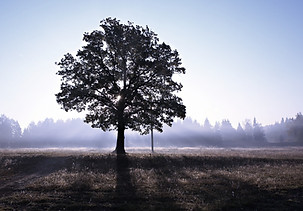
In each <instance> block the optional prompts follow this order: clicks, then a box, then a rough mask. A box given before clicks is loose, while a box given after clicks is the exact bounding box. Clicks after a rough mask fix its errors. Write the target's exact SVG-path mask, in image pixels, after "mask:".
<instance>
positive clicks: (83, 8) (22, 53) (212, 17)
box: [0, 0, 303, 127]
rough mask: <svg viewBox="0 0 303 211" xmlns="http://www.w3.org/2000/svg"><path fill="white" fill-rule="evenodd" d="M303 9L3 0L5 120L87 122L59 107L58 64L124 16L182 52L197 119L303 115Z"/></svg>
mask: <svg viewBox="0 0 303 211" xmlns="http://www.w3.org/2000/svg"><path fill="white" fill-rule="evenodd" d="M302 11H303V1H301V0H283V1H279V0H251V1H250V0H245V1H243V0H238V1H235V0H229V1H227V0H226V1H216V0H208V1H202V0H197V1H194V0H184V1H178V0H171V1H170V0H159V1H158V0H153V1H150V0H149V1H147V0H146V1H144V0H138V1H130V0H127V1H114V0H111V1H109V0H99V1H97V0H96V1H93V0H86V1H83V0H81V1H75V0H74V1H68V0H64V1H63V0H48V1H47V0H39V1H33V0H26V1H24V0H20V1H17V0H1V1H0V30H1V33H0V97H1V99H0V114H1V113H3V114H5V115H7V116H8V117H10V118H14V119H16V120H18V121H19V123H20V124H21V126H22V127H26V126H27V124H28V123H30V122H31V121H39V120H43V119H45V118H46V117H50V118H54V119H66V118H72V117H79V116H81V114H80V115H79V114H77V113H66V112H65V111H63V110H60V106H59V105H58V104H57V103H56V100H55V96H54V94H55V93H57V92H58V91H59V86H60V78H59V77H58V76H56V72H57V71H58V67H57V66H56V65H55V62H58V61H59V60H60V59H61V58H62V57H63V55H64V54H65V53H67V52H71V53H75V52H76V51H77V50H78V49H79V48H81V47H82V45H83V42H82V37H83V33H84V32H89V31H92V30H94V29H99V22H100V21H101V20H102V19H104V18H107V17H116V18H117V19H120V20H121V21H122V22H124V23H126V21H132V22H134V23H135V24H138V25H142V26H145V25H148V26H149V28H150V29H151V30H153V31H154V32H155V33H157V34H158V36H159V38H160V40H161V41H165V42H166V43H167V44H169V45H171V47H172V48H174V49H177V50H178V51H179V53H180V57H181V58H182V61H183V65H184V67H185V68H186V70H187V73H186V74H185V75H184V76H182V77H179V78H178V79H179V80H181V82H182V83H183V85H184V89H183V91H182V92H181V93H180V95H181V97H182V98H183V100H184V104H185V105H186V106H187V116H190V117H192V118H193V119H196V120H198V121H199V122H203V121H204V119H205V118H206V117H208V118H209V120H210V122H211V123H212V124H214V123H215V121H221V120H222V119H229V120H230V121H231V122H232V124H233V125H234V126H235V125H237V124H238V122H240V123H242V122H243V121H244V120H245V119H253V118H254V117H256V118H257V120H258V121H259V122H261V123H262V124H263V125H267V124H271V123H274V122H275V121H280V119H281V118H282V117H293V116H295V115H296V113H298V112H302V111H303V97H302V91H303V83H302V79H303V12H302ZM82 116H83V115H82Z"/></svg>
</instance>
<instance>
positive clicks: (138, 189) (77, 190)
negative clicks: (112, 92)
mask: <svg viewBox="0 0 303 211" xmlns="http://www.w3.org/2000/svg"><path fill="white" fill-rule="evenodd" d="M128 151H129V152H130V153H129V154H127V155H126V156H116V155H114V154H111V153H106V152H102V153H100V152H98V151H97V150H90V151H85V150H75V149H74V150H59V149H52V150H34V149H27V150H24V149H23V150H21V149H20V150H0V153H1V154H0V210H301V209H302V207H303V165H302V164H303V148H284V149H283V148H279V149H191V148H186V149H174V150H168V149H161V150H160V149H158V150H157V153H154V154H150V153H147V151H145V150H138V149H129V150H128Z"/></svg>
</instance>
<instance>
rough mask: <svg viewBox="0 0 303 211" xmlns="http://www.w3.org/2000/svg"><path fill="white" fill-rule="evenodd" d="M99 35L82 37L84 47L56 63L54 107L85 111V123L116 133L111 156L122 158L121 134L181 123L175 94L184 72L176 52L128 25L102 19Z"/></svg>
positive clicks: (180, 106) (182, 111) (181, 112)
mask: <svg viewBox="0 0 303 211" xmlns="http://www.w3.org/2000/svg"><path fill="white" fill-rule="evenodd" d="M100 23H101V25H100V27H101V30H96V31H93V32H92V33H90V34H89V33H85V34H84V38H83V40H84V41H85V42H86V45H85V46H84V47H83V48H82V49H81V50H79V51H78V53H77V55H76V57H74V56H72V55H71V54H66V55H65V56H64V58H63V59H61V61H60V62H59V63H58V65H59V66H60V70H59V71H58V72H57V74H58V75H60V76H62V78H61V82H62V83H61V91H60V92H59V93H58V94H56V97H57V102H58V103H59V104H61V105H62V107H63V108H64V109H65V110H66V111H69V110H77V111H78V112H81V111H87V114H86V117H85V122H87V123H91V125H92V127H97V128H101V129H102V130H104V131H106V130H118V135H117V145H116V150H115V151H116V153H118V154H124V153H125V150H124V131H125V129H128V128H130V129H132V130H135V131H138V132H140V133H141V134H147V133H149V131H150V129H151V127H153V129H156V130H158V131H160V132H162V127H163V123H165V124H168V125H169V126H171V124H172V122H173V119H174V117H179V118H182V119H184V118H185V106H184V105H183V103H182V99H181V98H180V97H178V96H176V95H175V92H177V91H181V89H182V85H181V83H177V82H175V81H174V80H173V75H174V74H175V73H181V74H184V73H185V68H183V67H181V59H180V58H179V54H178V52H177V51H176V50H172V49H171V48H170V46H169V45H167V44H165V43H159V39H158V38H157V35H156V34H155V33H154V32H152V31H151V30H149V28H148V27H147V26H146V28H143V27H141V26H138V25H134V24H133V23H131V22H128V24H121V23H120V21H119V20H116V19H112V18H107V19H105V20H102V21H101V22H100Z"/></svg>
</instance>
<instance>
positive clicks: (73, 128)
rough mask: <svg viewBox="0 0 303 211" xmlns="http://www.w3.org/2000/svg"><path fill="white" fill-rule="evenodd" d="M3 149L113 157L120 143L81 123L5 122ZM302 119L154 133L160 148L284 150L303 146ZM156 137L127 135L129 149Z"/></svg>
mask: <svg viewBox="0 0 303 211" xmlns="http://www.w3.org/2000/svg"><path fill="white" fill-rule="evenodd" d="M0 131H1V132H0V147H1V148H41V147H42V148H60V147H64V148H78V149H80V150H81V147H82V148H84V149H86V150H87V149H94V148H97V149H98V150H102V151H104V150H105V151H111V150H112V149H113V148H114V146H115V143H116V135H117V134H116V131H107V132H104V131H102V130H101V129H94V128H91V126H90V125H89V124H86V123H84V122H83V120H82V119H79V118H78V119H70V120H66V121H63V120H58V121H54V120H53V119H45V120H44V121H41V122H38V123H34V122H32V123H31V124H30V125H29V126H28V127H27V128H25V129H24V130H22V129H21V128H20V126H19V124H18V122H17V121H16V120H13V119H10V118H8V117H6V116H5V115H2V116H1V117H0ZM302 134H303V117H302V114H300V113H299V114H297V116H296V117H295V118H286V119H284V118H282V120H281V121H280V122H276V123H275V124H272V125H267V126H262V125H261V124H259V123H258V121H257V120H256V119H254V120H253V121H250V120H246V121H244V122H243V123H242V124H239V125H238V127H237V128H233V127H232V125H231V123H230V122H229V120H222V121H221V122H217V123H216V124H215V125H211V124H210V123H209V121H208V119H206V120H205V122H204V124H202V125H201V124H199V123H198V122H196V121H194V120H192V119H191V118H186V119H185V120H183V121H180V120H179V121H176V122H174V123H173V125H172V127H168V126H164V132H163V133H159V132H156V133H154V145H155V148H158V149H160V148H163V149H165V148H172V149H173V148H184V147H197V148H201V147H211V148H212V147H216V148H222V147H223V148H224V147H272V146H275V147H282V146H300V145H302V144H303V141H302V140H303V136H302ZM150 145H151V136H150V134H148V135H140V134H139V133H137V132H134V131H130V130H127V131H126V134H125V146H126V148H128V149H129V150H131V149H132V150H134V149H137V150H139V149H140V150H143V151H145V150H148V149H149V147H150Z"/></svg>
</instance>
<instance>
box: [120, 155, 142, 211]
mask: <svg viewBox="0 0 303 211" xmlns="http://www.w3.org/2000/svg"><path fill="white" fill-rule="evenodd" d="M116 173H117V175H116V190H115V195H116V196H115V206H117V207H119V208H122V207H123V209H127V208H131V206H133V205H134V204H137V203H138V201H137V200H138V197H137V194H136V188H135V186H134V184H133V182H132V180H131V175H130V161H129V158H128V157H127V155H119V154H118V155H117V159H116Z"/></svg>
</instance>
